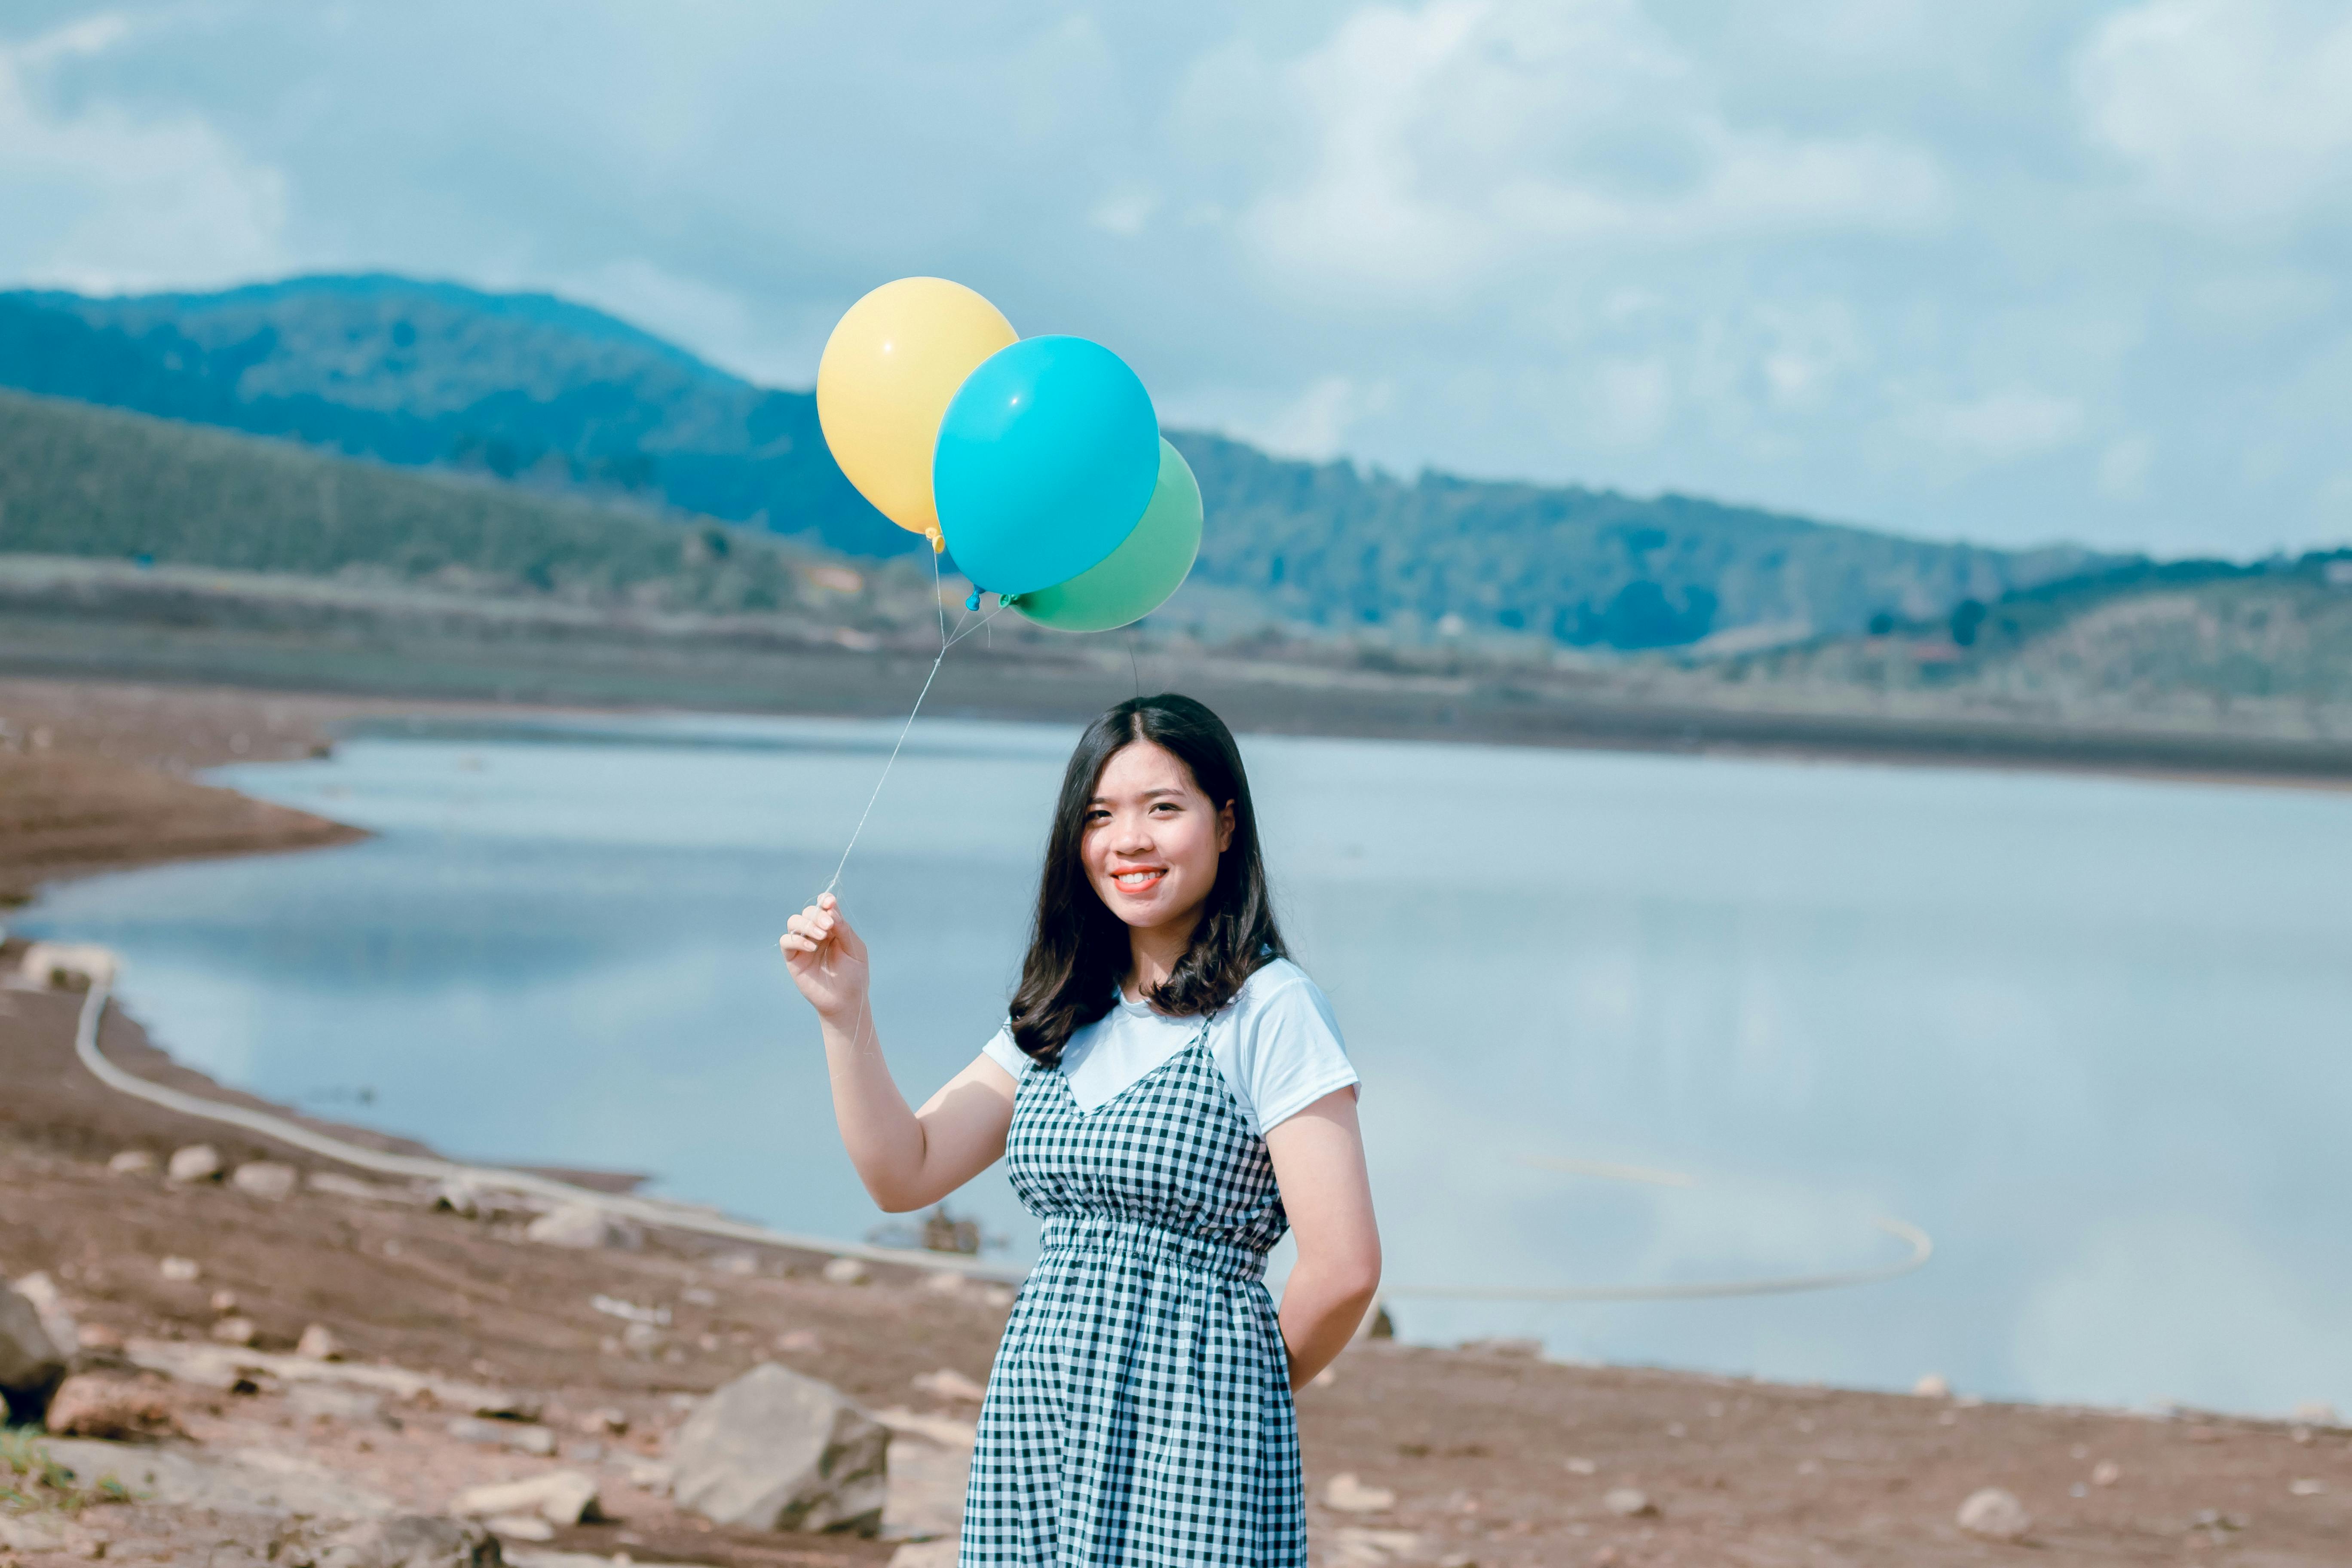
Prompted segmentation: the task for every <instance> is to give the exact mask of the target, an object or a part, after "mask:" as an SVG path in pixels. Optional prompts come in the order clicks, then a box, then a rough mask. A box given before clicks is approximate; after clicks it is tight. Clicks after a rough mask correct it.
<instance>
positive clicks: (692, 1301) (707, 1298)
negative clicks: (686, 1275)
mask: <svg viewBox="0 0 2352 1568" xmlns="http://www.w3.org/2000/svg"><path fill="white" fill-rule="evenodd" d="M677 1299H678V1300H681V1301H683V1302H685V1303H686V1304H687V1305H688V1306H689V1307H716V1306H717V1305H719V1292H718V1291H716V1290H706V1289H703V1288H702V1287H701V1286H699V1285H689V1286H688V1287H687V1288H686V1289H683V1290H680V1291H679V1292H678V1293H677Z"/></svg>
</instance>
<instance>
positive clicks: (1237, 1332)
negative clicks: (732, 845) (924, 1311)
mask: <svg viewBox="0 0 2352 1568" xmlns="http://www.w3.org/2000/svg"><path fill="white" fill-rule="evenodd" d="M782 946H783V950H784V958H785V962H786V963H789V964H790V965H791V967H792V973H793V981H794V982H795V983H796V984H798V985H799V986H800V989H801V994H803V996H805V997H807V998H808V1000H809V1002H810V1003H811V1004H812V1005H814V1007H815V1008H816V1011H817V1016H818V1017H819V1019H820V1020H821V1021H822V1023H823V1026H824V1048H825V1060H826V1064H827V1066H828V1068H830V1070H831V1074H832V1079H833V1100H834V1110H835V1115H836V1117H837V1118H838V1120H839V1121H840V1123H841V1137H842V1142H844V1143H845V1144H846V1145H847V1146H848V1150H849V1157H850V1159H851V1161H852V1162H854V1163H856V1166H857V1173H858V1174H859V1176H861V1177H862V1178H863V1179H864V1180H865V1183H866V1191H867V1192H869V1193H871V1194H873V1195H874V1201H875V1202H876V1203H877V1204H879V1205H882V1207H884V1208H885V1209H888V1210H891V1211H893V1212H898V1213H905V1212H907V1211H908V1210H913V1209H919V1208H923V1207H926V1206H928V1205H931V1204H934V1203H937V1202H939V1201H940V1199H941V1198H943V1197H945V1196H946V1195H947V1194H949V1193H951V1192H953V1191H954V1190H955V1189H956V1188H958V1187H960V1186H961V1185H962V1184H964V1183H966V1182H968V1181H970V1180H971V1178H972V1177H974V1176H976V1175H978V1174H979V1173H981V1172H982V1171H983V1170H985V1169H986V1168H987V1167H988V1166H989V1165H990V1164H991V1163H993V1162H994V1161H995V1160H996V1159H997V1158H998V1156H1000V1155H1008V1154H1009V1161H1008V1163H1009V1169H1010V1174H1011V1176H1012V1180H1013V1190H1014V1191H1015V1192H1016V1193H1018V1194H1020V1196H1021V1200H1022V1202H1023V1203H1024V1204H1025V1205H1028V1207H1029V1210H1030V1212H1031V1213H1033V1214H1034V1215H1038V1217H1039V1218H1041V1219H1043V1220H1044V1221H1045V1247H1044V1253H1043V1256H1042V1257H1040V1258H1039V1259H1038V1262H1037V1267H1036V1268H1035V1269H1034V1270H1033V1271H1032V1272H1031V1274H1030V1276H1029V1279H1028V1282H1027V1283H1026V1284H1025V1285H1024V1287H1023V1289H1022V1291H1021V1297H1020V1300H1019V1301H1018V1302H1017V1303H1016V1304H1015V1305H1014V1307H1013V1316H1012V1320H1011V1321H1009V1322H1008V1323H1007V1324H1006V1325H1005V1329H1004V1342H1003V1346H1002V1347H1001V1348H1000V1349H999V1351H998V1352H997V1357H996V1365H995V1369H994V1370H993V1371H992V1373H990V1376H989V1380H988V1395H987V1399H986V1401H985V1403H984V1404H983V1405H982V1407H981V1415H980V1438H979V1443H978V1446H977V1447H976V1448H975V1449H974V1451H973V1455H972V1463H971V1482H970V1485H969V1487H968V1489H967V1490H966V1492H965V1500H964V1519H963V1541H962V1545H961V1556H960V1558H959V1562H960V1563H961V1564H962V1565H963V1568H977V1565H979V1564H994V1563H1019V1564H1023V1565H1024V1568H1027V1565H1035V1564H1047V1563H1053V1564H1067V1563H1125V1564H1132V1565H1134V1568H1150V1565H1158V1564H1163V1563H1165V1564H1175V1563H1184V1564H1188V1565H1191V1564H1202V1563H1232V1564H1244V1563H1246V1564H1249V1565H1250V1568H1276V1565H1280V1568H1294V1565H1299V1564H1304V1563H1306V1561H1307V1525H1306V1518H1305V1499H1304V1496H1303V1492H1302V1487H1301V1482H1300V1476H1299V1465H1298V1428H1297V1420H1296V1418H1295V1415H1294V1413H1293V1410H1292V1405H1291V1395H1292V1394H1294V1393H1295V1392H1296V1391H1297V1388H1298V1387H1299V1386H1300V1385H1301V1384H1304V1383H1305V1382H1306V1381H1307V1379H1309V1378H1311V1377H1313V1376H1314V1375H1315V1374H1316V1373H1318V1372H1320V1371H1322V1369H1323V1368H1324V1367H1325V1366H1326V1365H1328V1363H1330V1361H1331V1358H1332V1357H1334V1356H1336V1355H1337V1354H1339V1351H1340V1349H1341V1347H1342V1346H1344V1345H1345V1344H1346V1343H1347V1342H1348V1340H1349V1336H1350V1335H1351V1334H1353V1333H1354V1331H1355V1329H1356V1325H1357V1324H1358V1322H1360V1321H1361V1319H1362V1317H1363V1314H1364V1311H1365V1310H1366V1309H1367V1308H1368V1307H1369V1306H1370V1303H1371V1300H1372V1293H1373V1290H1374V1289H1375V1288H1376V1287H1377V1286H1378V1284H1379V1281H1380V1237H1379V1233H1378V1232H1377V1230H1376V1229H1375V1228H1374V1226H1373V1222H1372V1203H1371V1190H1370V1184H1369V1183H1368V1182H1367V1180H1366V1179H1365V1174H1364V1155H1363V1143H1362V1141H1361V1139H1360V1136H1359V1134H1358V1131H1357V1127H1356V1101H1355V1085H1356V1074H1355V1071H1354V1069H1353V1068H1350V1067H1349V1064H1348V1058H1347V1054H1346V1051H1345V1048H1344V1047H1342V1045H1341V1043H1340V1040H1339V1030H1338V1028H1337V1026H1335V1025H1334V1023H1333V1021H1332V1018H1331V1013H1330V1008H1329V1005H1328V1004H1327V1003H1326V1002H1325V1001H1324V999H1323V994H1322V993H1321V992H1320V991H1318V990H1317V989H1316V987H1315V984H1314V982H1313V981H1311V980H1309V979H1307V976H1306V974H1305V973H1302V972H1301V971H1300V970H1299V969H1298V967H1297V965H1295V964H1293V963H1290V962H1289V960H1288V959H1287V958H1286V957H1285V956H1284V952H1283V944H1282V935H1281V932H1280V931H1277V930H1276V926H1275V920H1274V910H1273V908H1272V905H1271V903H1270V902H1269V900H1268V898H1267V894H1266V888H1265V870H1264V868H1263V867H1262V865H1261V864H1260V860H1259V856H1258V842H1257V820H1256V816H1255V813H1254V812H1253V811H1252V810H1251V808H1250V797H1249V782H1248V779H1247V778H1246V777H1245V776H1244V773H1243V772H1242V762H1241V754H1240V752H1239V751H1238V750H1237V749H1236V748H1235V747H1234V738H1233V735H1232V733H1231V732H1230V731H1227V730H1226V728H1225V726H1224V724H1223V722H1222V721H1220V720H1219V719H1218V718H1217V716H1216V715H1215V714H1213V713H1212V712H1210V711H1209V710H1208V709H1206V708H1204V707H1202V705H1201V704H1200V703H1198V702H1195V701H1193V700H1192V699H1191V698H1189V697H1176V696H1162V697H1139V698H1137V699H1135V700H1133V701H1130V702H1122V703H1120V704H1119V705H1118V707H1116V708H1114V709H1112V710H1110V711H1109V712H1108V713H1106V714H1104V715H1103V716H1102V717H1101V718H1099V719H1097V720H1096V721H1094V723H1093V724H1091V725H1089V726H1088V727H1087V732H1086V734H1085V735H1084V736H1083V737H1081V738H1080V740H1079V742H1078V747H1077V750H1076V752H1073V753H1072V754H1071V757H1070V764H1069V767H1068V769H1067V771H1066V773H1064V774H1063V777H1062V793H1061V799H1060V802H1059V804H1058V805H1056V806H1055V813H1054V826H1053V830H1052V834H1051V836H1050V837H1049V839H1048V842H1047V845H1046V849H1045V871H1044V874H1043V876H1042V877H1041V878H1040V879H1039V885H1038V889H1037V916H1036V924H1035V926H1034V930H1033V931H1032V932H1031V934H1030V939H1029V952H1028V957H1027V958H1026V960H1025V961H1024V963H1023V964H1022V969H1021V984H1020V988H1019V989H1018V990H1017V991H1016V992H1015V993H1014V994H1013V1003H1012V1006H1011V1007H1010V1009H1009V1014H1010V1016H1009V1017H1008V1018H1007V1020H1006V1022H1005V1025H1004V1027H1003V1029H1001V1030H1000V1031H998V1033H997V1035H996V1037H994V1038H993V1039H992V1040H990V1041H989V1042H988V1045H987V1046H986V1047H985V1048H983V1049H982V1052H981V1053H980V1055H979V1057H978V1058H975V1059H974V1060H973V1062H972V1064H971V1066H970V1067H968V1068H964V1069H963V1070H962V1071H961V1072H960V1073H958V1074H957V1075H956V1076H955V1077H954V1078H953V1079H950V1080H949V1081H948V1083H947V1085H946V1086H945V1087H944V1088H942V1089H940V1091H939V1092H938V1093H937V1094H934V1095H933V1096H931V1098H930V1099H929V1100H927V1101H926V1102H925V1103H924V1105H923V1108H922V1109H921V1110H908V1108H907V1102H906V1100H904V1099H903V1098H902V1097H901V1096H900V1095H899V1093H898V1088H897V1086H896V1085H895V1084H893V1083H892V1081H891V1079H890V1074H889V1070H888V1068H886V1067H885V1066H884V1065H883V1061H882V1057H881V1053H880V1051H879V1049H878V1048H877V1045H876V1042H875V1039H874V1034H873V1028H872V1022H871V1020H872V1015H871V1013H870V1012H869V1010H868V1005H867V996H866V944H865V943H864V942H861V941H859V940H858V937H857V934H856V932H855V931H852V930H851V929H850V927H849V923H848V921H845V920H844V919H843V918H842V915H841V911H840V910H838V909H837V908H836V907H835V902H834V900H833V899H832V897H831V896H830V895H827V896H825V897H824V898H821V899H819V900H817V902H816V903H814V904H813V905H811V906H810V907H809V908H807V909H805V910H802V911H801V912H800V913H799V914H797V915H795V916H793V919H792V921H791V922H790V925H789V929H788V931H787V932H786V934H785V936H784V938H783V941H782ZM1288 1228H1295V1229H1296V1230H1297V1237H1298V1261H1297V1267H1296V1268H1293V1270H1292V1271H1291V1275H1290V1281H1289V1284H1288V1285H1287V1286H1286V1288H1285V1289H1284V1291H1283V1296H1282V1308H1281V1311H1280V1313H1279V1314H1278V1315H1277V1314H1276V1310H1275V1308H1274V1304H1273V1301H1272V1300H1271V1298H1269V1297H1268V1295H1267V1294H1266V1290H1265V1285H1264V1283H1263V1282H1262V1279H1261V1276H1262V1274H1263V1273H1264V1270H1265V1254H1266V1252H1267V1250H1268V1249H1269V1248H1270V1247H1273V1246H1274V1244H1275V1243H1276V1241H1277V1240H1279V1239H1280V1238H1281V1237H1282V1235H1283V1233H1284V1231H1285V1230H1286V1229H1288Z"/></svg>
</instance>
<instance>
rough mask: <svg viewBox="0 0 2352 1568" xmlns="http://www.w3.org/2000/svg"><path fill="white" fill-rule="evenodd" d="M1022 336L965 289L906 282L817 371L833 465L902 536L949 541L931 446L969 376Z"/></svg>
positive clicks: (845, 328)
mask: <svg viewBox="0 0 2352 1568" xmlns="http://www.w3.org/2000/svg"><path fill="white" fill-rule="evenodd" d="M1020 336H1021V334H1020V333H1018V332H1016V331H1013V323H1012V322H1010V321H1006V320H1005V319H1004V315H1003V311H1001V310H998V309H997V308H996V307H995V306H993V305H992V304H990V303H989V302H988V301H987V300H983V299H982V298H981V297H980V296H979V295H978V294H975V293H973V292H972V291H971V289H967V288H965V287H964V286H963V285H962V284H961V283H950V282H949V281H948V280H947V279H944V278H901V279H898V281H897V282H896V283H885V284H884V285H882V287H880V288H879V289H875V290H874V292H872V293H871V294H868V295H866V298H864V299H863V300H858V301H857V303H856V304H855V305H852V306H851V307H850V308H849V311H848V313H847V314H846V315H845V316H843V317H842V318H841V323H840V324H839V325H838V326H836V327H835V328H834V329H833V336H832V337H830V338H827V339H826V340H825V344H824V358H823V359H821V360H819V361H818V362H817V367H816V417H817V423H818V424H819V425H821V426H824V444H825V445H826V446H828V447H832V448H833V460H834V461H835V462H836V463H839V464H840V465H841V471H842V472H843V473H845V474H846V475H848V476H849V482H850V483H851V484H853V485H856V487H857V489H858V493H859V494H861V495H863V496H864V497H865V498H866V500H870V501H872V502H873V503H874V505H875V507H876V509H877V510H879V511H880V512H881V513H882V515H883V516H885V517H887V518H888V519H889V520H890V521H892V522H895V523H897V524H898V526H899V527H900V528H903V529H907V530H908V531H912V532H915V533H927V534H929V535H930V536H931V538H932V542H934V544H936V543H937V542H938V541H939V537H940V513H939V508H938V507H937V506H936V505H934V504H933V502H932V500H931V447H932V446H933V445H934V444H935V443H936V442H937V441H938V440H939V435H940V418H941V417H942V416H944V415H945V414H946V413H947V411H948V402H949V400H950V399H951V398H953V397H954V396H955V395H956V388H958V387H960V386H961V385H962V384H963V382H964V377H966V376H968V375H970V374H971V373H972V371H973V370H974V369H976V368H977V367H978V366H979V364H980V362H981V361H982V360H984V359H986V358H987V357H988V356H989V355H991V354H992V353H995V352H996V351H997V350H999V349H1002V348H1006V347H1009V346H1011V345H1012V344H1013V343H1014V342H1018V341H1019V339H1020Z"/></svg>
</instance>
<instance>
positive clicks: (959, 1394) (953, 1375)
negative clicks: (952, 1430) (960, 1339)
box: [915, 1366, 988, 1405]
mask: <svg viewBox="0 0 2352 1568" xmlns="http://www.w3.org/2000/svg"><path fill="white" fill-rule="evenodd" d="M915 1386H916V1387H917V1388H918V1389H919V1390H921V1391H922V1392H923V1393H925V1394H929V1395H931V1396H932V1397H933V1398H935V1399H967V1400H970V1401H971V1402H972V1403H973V1404H975V1405H977V1404H979V1403H980V1402H981V1401H982V1399H985V1398H986V1397H987V1396H988V1390H987V1389H985V1388H983V1387H982V1386H981V1385H980V1384H977V1383H974V1382H973V1381H972V1380H971V1379H970V1378H968V1377H966V1376H965V1375H964V1374H963V1373H960V1372H957V1371H956V1370H955V1369H954V1368H952V1367H944V1366H943V1367H941V1368H940V1370H939V1371H937V1372H923V1373H916V1374H915Z"/></svg>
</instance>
